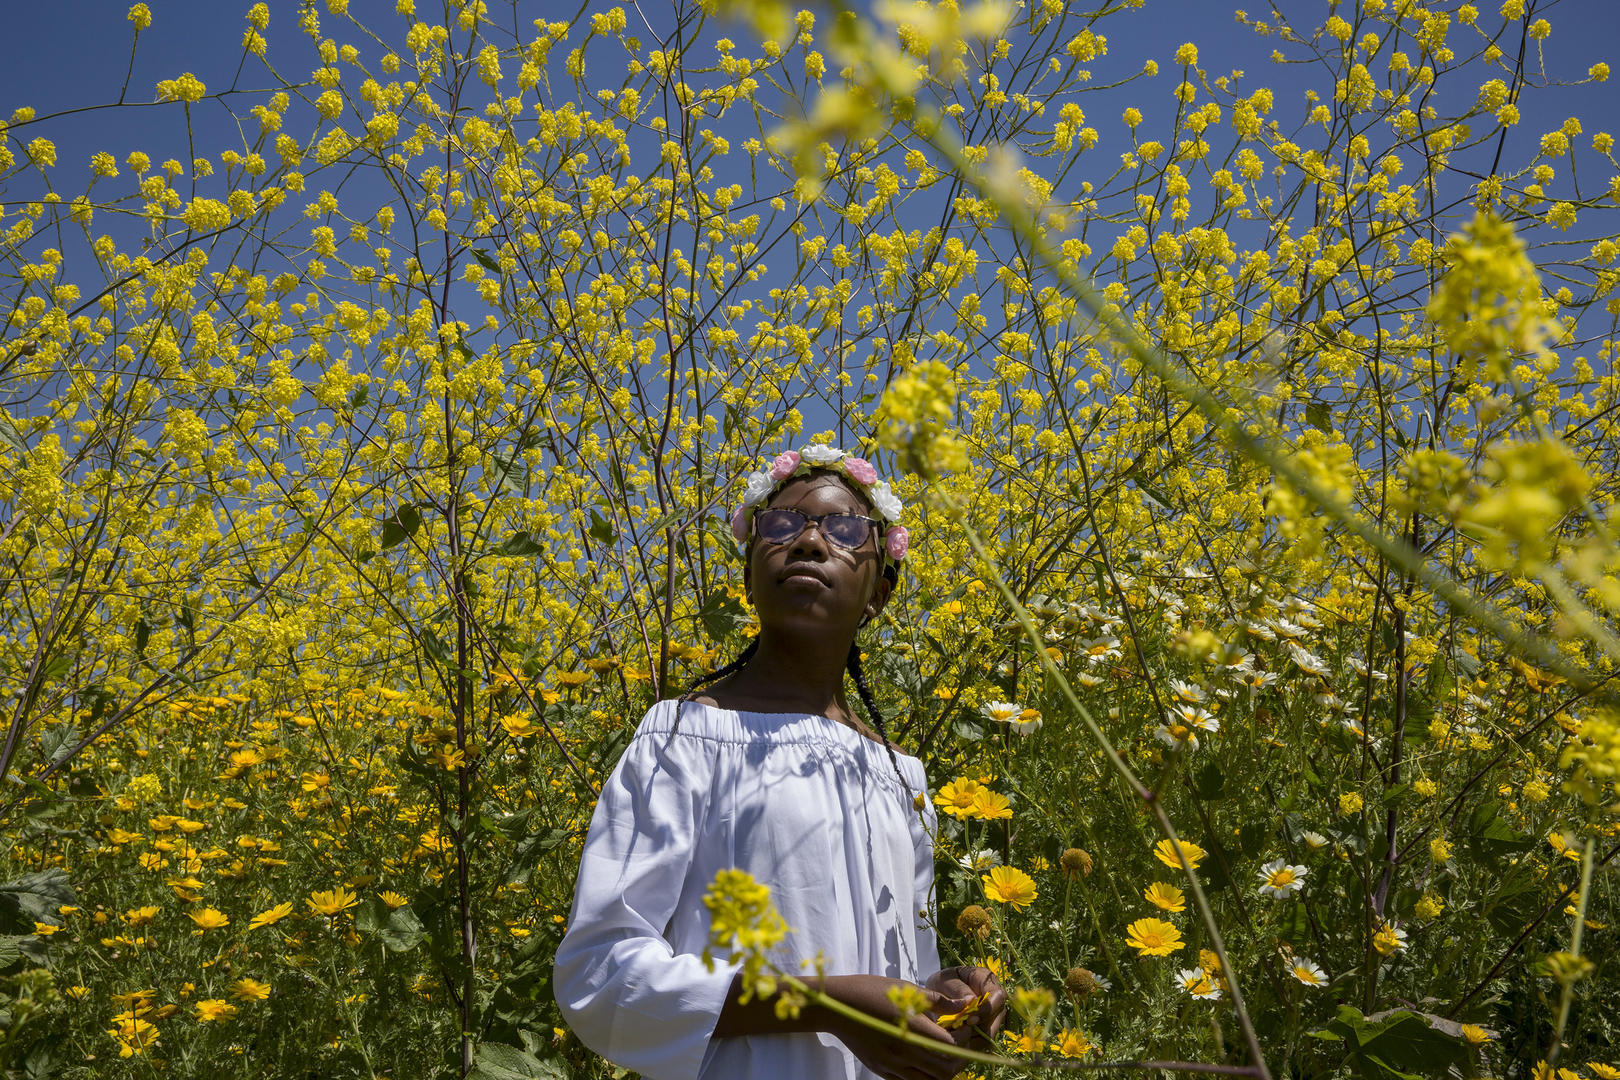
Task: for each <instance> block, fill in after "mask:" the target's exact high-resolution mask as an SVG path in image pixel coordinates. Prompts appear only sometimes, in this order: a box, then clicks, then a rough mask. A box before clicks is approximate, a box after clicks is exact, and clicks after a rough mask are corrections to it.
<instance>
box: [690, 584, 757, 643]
mask: <svg viewBox="0 0 1620 1080" xmlns="http://www.w3.org/2000/svg"><path fill="white" fill-rule="evenodd" d="M698 618H699V619H700V620H702V622H703V630H704V633H706V634H708V635H709V640H710V641H712V642H714V643H715V644H717V645H718V644H719V643H720V642H722V641H724V640H726V639H727V638H729V637H731V636H732V635H733V634H735V633H736V632H737V629H738V628H739V627H740V626H742V625H743V623H745V622H747V621H748V611H747V610H746V609H745V608H744V607H743V606H742V605H741V604H739V603H738V602H737V599H736V598H735V597H734V596H732V595H731V594H730V593H728V592H725V591H724V590H721V589H714V590H712V591H711V592H710V593H709V596H708V598H707V599H706V600H704V601H703V606H702V607H700V608H698Z"/></svg>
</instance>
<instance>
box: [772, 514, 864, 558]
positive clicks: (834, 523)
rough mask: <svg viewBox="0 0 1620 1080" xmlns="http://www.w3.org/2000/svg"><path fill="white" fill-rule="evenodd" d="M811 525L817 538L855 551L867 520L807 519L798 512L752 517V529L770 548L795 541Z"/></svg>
mask: <svg viewBox="0 0 1620 1080" xmlns="http://www.w3.org/2000/svg"><path fill="white" fill-rule="evenodd" d="M812 521H813V522H815V523H816V525H817V526H818V527H820V529H821V534H822V535H823V536H825V537H826V538H827V539H828V540H831V541H832V542H833V543H835V544H837V545H838V546H839V547H842V548H851V549H853V548H858V547H860V546H861V545H862V544H864V543H866V534H867V531H868V530H869V528H870V525H869V524H868V522H867V520H866V519H865V518H863V517H859V516H857V515H855V514H821V515H818V516H816V517H811V516H809V515H807V514H803V513H801V512H799V511H798V510H788V509H786V508H773V509H770V510H761V511H760V512H759V513H758V514H756V515H754V525H755V527H756V528H757V529H758V530H759V535H760V538H761V539H763V540H767V541H769V542H770V543H773V544H785V543H787V542H788V541H790V540H795V539H797V538H798V536H799V534H800V533H802V532H804V530H805V528H806V526H808V525H809V524H810V523H811V522H812Z"/></svg>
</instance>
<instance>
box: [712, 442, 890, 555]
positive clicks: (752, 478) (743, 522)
mask: <svg viewBox="0 0 1620 1080" xmlns="http://www.w3.org/2000/svg"><path fill="white" fill-rule="evenodd" d="M814 469H827V470H830V471H832V472H835V473H839V474H840V475H842V476H845V477H848V478H849V479H850V480H852V481H854V482H855V484H857V485H858V486H859V487H860V490H861V491H862V492H864V493H865V494H866V497H867V499H869V500H870V501H871V503H872V507H873V508H874V509H875V510H876V511H877V512H878V514H879V516H881V517H882V518H883V520H884V521H885V522H887V523H888V525H887V526H886V527H885V528H884V530H883V544H882V551H883V556H884V559H885V560H886V561H889V562H893V563H895V564H898V563H899V562H900V560H901V559H904V558H905V557H906V548H907V546H908V545H909V544H910V542H911V534H910V533H909V532H908V531H907V530H906V527H905V526H904V525H901V524H898V522H899V521H900V514H901V513H902V512H903V511H904V510H905V507H904V506H902V505H901V503H900V500H899V499H898V498H897V497H896V496H895V494H894V492H893V491H891V490H889V484H888V481H886V480H879V479H878V474H877V470H876V469H874V468H873V467H872V463H871V462H869V461H867V460H865V459H864V458H858V457H850V456H849V455H848V454H846V453H844V452H843V451H842V450H840V449H838V448H837V447H835V446H821V445H811V446H806V447H805V448H804V449H803V450H787V451H784V452H783V453H780V454H777V455H776V458H775V459H774V460H773V461H772V462H771V464H770V467H769V468H766V469H760V470H758V471H757V472H752V473H749V474H748V489H747V490H746V491H745V492H743V501H742V505H741V506H739V507H737V512H736V513H734V514H732V515H731V535H732V536H735V537H736V538H737V543H739V544H742V543H747V541H748V531H749V528H750V527H751V526H752V524H753V517H754V509H755V508H756V507H758V506H759V505H760V504H761V503H763V502H765V501H766V500H768V499H769V498H770V497H771V496H772V495H775V494H776V493H777V492H778V491H780V490H781V489H782V487H783V486H784V485H786V484H787V482H788V481H789V480H792V479H793V478H794V477H798V476H805V475H807V474H809V473H810V472H811V471H812V470H814Z"/></svg>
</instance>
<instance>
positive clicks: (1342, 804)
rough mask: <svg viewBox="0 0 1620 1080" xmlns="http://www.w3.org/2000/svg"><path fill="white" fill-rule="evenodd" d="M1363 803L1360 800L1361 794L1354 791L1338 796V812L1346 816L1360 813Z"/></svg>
mask: <svg viewBox="0 0 1620 1080" xmlns="http://www.w3.org/2000/svg"><path fill="white" fill-rule="evenodd" d="M1363 805H1365V804H1364V803H1363V802H1362V799H1361V796H1360V795H1358V794H1356V793H1355V792H1354V791H1351V792H1348V793H1346V794H1344V795H1340V796H1339V813H1341V814H1344V815H1345V816H1346V817H1348V816H1349V815H1351V814H1358V813H1360V812H1361V808H1362V806H1363Z"/></svg>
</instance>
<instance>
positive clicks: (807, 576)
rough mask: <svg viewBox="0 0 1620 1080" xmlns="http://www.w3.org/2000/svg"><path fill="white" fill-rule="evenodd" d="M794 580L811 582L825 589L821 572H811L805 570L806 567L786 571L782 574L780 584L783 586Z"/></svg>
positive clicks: (825, 581)
mask: <svg viewBox="0 0 1620 1080" xmlns="http://www.w3.org/2000/svg"><path fill="white" fill-rule="evenodd" d="M795 579H801V580H805V581H813V582H815V583H816V584H817V585H820V586H822V587H823V588H825V587H827V579H826V578H825V577H823V576H822V574H821V571H819V570H811V569H809V568H806V567H796V568H794V569H792V570H789V571H787V572H786V573H785V574H783V575H782V578H781V581H782V584H784V585H785V584H787V583H788V582H790V581H793V580H795Z"/></svg>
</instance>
